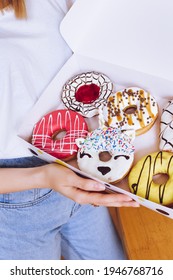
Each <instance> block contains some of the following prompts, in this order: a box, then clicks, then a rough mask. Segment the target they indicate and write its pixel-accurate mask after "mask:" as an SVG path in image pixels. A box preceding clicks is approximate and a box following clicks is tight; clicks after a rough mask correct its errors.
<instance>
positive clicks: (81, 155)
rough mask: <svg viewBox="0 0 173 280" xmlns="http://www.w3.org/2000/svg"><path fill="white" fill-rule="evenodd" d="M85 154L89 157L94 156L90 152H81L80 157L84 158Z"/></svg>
mask: <svg viewBox="0 0 173 280" xmlns="http://www.w3.org/2000/svg"><path fill="white" fill-rule="evenodd" d="M84 156H87V157H89V158H92V156H91V155H90V154H88V153H84V152H83V153H80V158H83V157H84Z"/></svg>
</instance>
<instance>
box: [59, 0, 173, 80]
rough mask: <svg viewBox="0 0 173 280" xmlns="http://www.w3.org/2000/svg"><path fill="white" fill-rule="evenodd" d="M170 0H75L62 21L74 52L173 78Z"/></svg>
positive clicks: (171, 2) (67, 39)
mask: <svg viewBox="0 0 173 280" xmlns="http://www.w3.org/2000/svg"><path fill="white" fill-rule="evenodd" d="M172 26H173V1H172V0H165V1H163V0H152V1H151V0H140V1H139V0H131V1H129V0H77V1H76V3H75V4H74V6H73V7H72V9H71V10H70V11H69V13H68V14H67V15H66V17H65V18H64V20H63V21H62V24H61V33H62V35H63V37H64V39H65V40H66V41H67V43H68V45H69V46H70V47H71V48H72V50H73V51H74V52H77V53H79V54H82V55H84V56H89V57H94V58H96V59H99V60H102V61H107V62H111V63H113V64H117V65H120V66H123V67H126V68H131V69H134V70H137V71H141V72H144V73H148V74H151V75H154V76H158V77H162V78H165V79H168V80H171V81H173V55H172V50H173V36H172V32H173V31H172Z"/></svg>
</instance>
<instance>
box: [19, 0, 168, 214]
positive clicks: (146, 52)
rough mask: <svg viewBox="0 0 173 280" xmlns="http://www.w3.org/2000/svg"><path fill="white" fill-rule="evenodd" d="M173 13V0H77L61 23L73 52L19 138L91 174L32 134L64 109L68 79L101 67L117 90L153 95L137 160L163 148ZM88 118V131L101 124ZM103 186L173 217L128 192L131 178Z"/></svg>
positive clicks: (40, 153)
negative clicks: (154, 105)
mask: <svg viewBox="0 0 173 280" xmlns="http://www.w3.org/2000/svg"><path fill="white" fill-rule="evenodd" d="M172 11H173V3H172V0H166V1H164V3H163V1H162V0H153V1H150V0H141V1H138V0H131V1H128V0H76V2H75V4H74V5H73V7H72V8H71V9H70V11H69V12H68V14H67V15H66V17H65V18H64V20H63V21H62V23H61V33H62V36H63V37H64V39H65V40H66V42H67V43H68V45H69V46H70V48H71V49H72V51H73V55H72V56H71V58H70V59H69V60H68V61H67V63H66V64H65V65H64V66H63V68H62V69H61V70H60V71H59V72H58V73H57V75H56V76H55V78H54V79H53V80H52V82H51V83H50V85H49V86H48V87H47V89H46V90H45V91H44V92H43V94H42V96H41V98H40V99H39V100H38V102H37V103H36V105H35V106H34V108H33V109H32V111H31V113H30V114H29V115H28V116H27V117H26V119H25V120H24V122H23V124H22V126H21V128H20V131H19V136H20V137H21V138H22V139H24V141H25V144H26V146H27V148H28V149H30V151H32V153H33V154H35V155H36V156H38V157H39V158H42V159H44V160H46V161H48V162H57V163H58V164H63V165H65V166H67V167H69V168H71V169H72V170H74V171H75V172H77V173H79V174H81V175H84V176H86V177H90V178H93V177H91V176H90V175H89V174H85V173H84V172H81V171H80V170H79V169H78V168H76V167H74V166H75V164H73V163H72V164H71V163H70V164H69V163H65V162H63V161H60V160H59V159H57V158H55V157H53V156H50V155H48V154H47V153H45V152H43V151H41V150H38V149H37V148H36V147H34V146H33V145H31V144H30V138H31V134H32V130H33V127H34V124H35V123H36V122H37V121H39V120H40V118H41V117H42V116H44V115H45V114H47V113H48V112H51V111H53V110H56V109H60V108H65V107H64V105H63V103H62V101H61V92H62V87H63V85H64V84H65V82H66V81H67V80H69V79H70V78H71V77H73V76H74V75H76V74H79V73H82V72H87V71H98V72H102V73H104V74H106V75H107V76H108V77H109V78H110V79H111V81H113V83H114V91H117V90H119V89H123V88H126V87H131V86H138V87H140V88H144V89H146V90H148V91H149V92H150V93H151V94H152V95H153V96H154V97H155V99H156V101H157V102H158V105H159V117H158V118H157V121H156V122H155V124H154V126H153V127H152V128H151V129H150V130H149V131H148V132H146V133H145V134H143V135H141V136H137V137H136V139H135V142H134V145H135V148H136V152H135V162H137V161H138V160H139V159H140V158H141V157H142V156H144V155H147V154H148V153H151V152H155V151H159V130H160V113H161V111H162V108H163V107H164V106H165V105H166V103H167V101H168V100H169V99H171V98H173V97H172V96H173V56H172V49H173V39H172V37H171V36H170V34H171V31H172V30H171V28H172V26H173V17H172V15H171V13H172ZM171 22H172V24H171ZM171 71H172V72H171ZM86 121H87V123H88V125H89V128H90V130H93V129H94V128H96V127H97V126H98V116H96V117H94V118H92V119H86ZM135 162H134V163H135ZM96 180H97V181H99V180H98V179H96ZM105 185H106V188H107V189H108V190H111V191H113V192H119V193H124V194H127V195H129V196H130V197H132V198H133V199H134V200H136V201H137V202H139V203H140V204H141V205H143V206H145V207H147V208H150V209H152V210H154V211H157V212H159V213H161V214H163V215H166V216H168V217H170V218H173V209H171V208H168V207H165V206H162V205H159V204H156V203H154V202H151V201H148V200H146V199H143V198H141V197H138V196H136V195H134V194H132V193H130V192H129V190H128V187H127V177H126V178H125V179H123V180H122V181H121V182H120V183H118V184H116V186H114V185H112V184H107V183H106V184H105Z"/></svg>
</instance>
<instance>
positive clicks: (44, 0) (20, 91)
mask: <svg viewBox="0 0 173 280" xmlns="http://www.w3.org/2000/svg"><path fill="white" fill-rule="evenodd" d="M72 2H73V1H72V0H71V1H68V0H26V6H27V15H28V16H27V19H24V20H17V19H16V18H15V16H14V13H13V11H10V10H6V11H5V12H3V13H2V14H1V13H0V158H1V159H2V158H14V157H23V156H27V155H30V154H29V152H28V151H27V149H26V148H25V147H24V145H23V143H22V141H21V139H20V138H19V137H17V129H18V127H19V125H20V124H21V122H22V119H23V117H24V116H25V115H26V114H27V113H28V112H29V111H30V109H31V108H32V107H33V105H34V104H35V102H36V101H37V99H38V98H39V97H40V95H41V93H42V92H43V91H44V89H45V88H46V86H47V85H48V84H49V83H50V82H51V80H52V78H53V77H54V76H55V74H56V73H57V72H58V71H59V70H60V68H61V67H62V66H63V64H64V63H65V61H66V60H67V59H68V58H69V57H70V55H71V50H70V49H69V47H68V46H67V45H66V43H65V41H64V40H63V39H62V37H61V35H60V33H59V24H60V22H61V20H62V19H63V17H64V15H65V13H66V12H67V11H68V8H69V7H70V6H71V4H72ZM57 94H58V93H57Z"/></svg>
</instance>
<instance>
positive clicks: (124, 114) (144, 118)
mask: <svg viewBox="0 0 173 280" xmlns="http://www.w3.org/2000/svg"><path fill="white" fill-rule="evenodd" d="M99 113H100V117H99V119H100V126H101V127H104V126H106V127H110V126H111V127H118V128H121V129H122V130H128V129H134V130H135V131H136V135H140V134H143V133H145V132H146V131H147V130H149V129H150V128H151V127H152V125H153V124H154V122H155V120H156V118H157V116H158V105H157V103H156V100H155V99H154V97H152V96H151V95H150V93H148V92H146V91H145V90H143V89H140V88H137V87H131V88H126V89H124V90H122V91H118V92H116V93H115V94H112V95H111V96H110V97H109V98H108V100H107V105H103V106H102V107H101V108H100V110H99Z"/></svg>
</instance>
